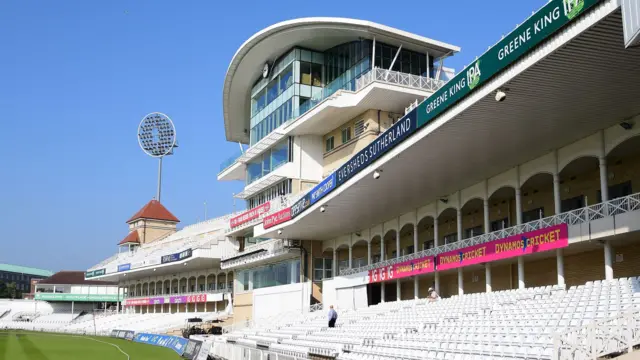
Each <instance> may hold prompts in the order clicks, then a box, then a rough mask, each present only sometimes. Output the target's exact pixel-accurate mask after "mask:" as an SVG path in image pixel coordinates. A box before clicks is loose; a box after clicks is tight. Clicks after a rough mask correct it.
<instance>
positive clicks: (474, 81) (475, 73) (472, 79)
mask: <svg viewBox="0 0 640 360" xmlns="http://www.w3.org/2000/svg"><path fill="white" fill-rule="evenodd" d="M480 76H482V72H481V71H480V60H478V61H476V62H475V64H473V65H471V66H469V68H468V69H467V84H469V89H473V88H474V87H476V85H478V84H480Z"/></svg>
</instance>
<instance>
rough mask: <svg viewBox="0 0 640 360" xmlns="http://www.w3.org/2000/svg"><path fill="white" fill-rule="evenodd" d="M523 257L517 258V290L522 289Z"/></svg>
mask: <svg viewBox="0 0 640 360" xmlns="http://www.w3.org/2000/svg"><path fill="white" fill-rule="evenodd" d="M524 287H525V285H524V257H522V256H520V257H518V289H524Z"/></svg>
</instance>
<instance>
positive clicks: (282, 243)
mask: <svg viewBox="0 0 640 360" xmlns="http://www.w3.org/2000/svg"><path fill="white" fill-rule="evenodd" d="M291 246H292V242H291V241H290V240H284V239H271V240H267V241H263V242H261V243H258V244H255V245H251V246H249V247H247V248H246V249H245V250H244V251H243V252H239V253H236V254H233V255H230V256H227V257H226V258H222V259H221V260H220V268H221V269H223V270H227V269H230V268H234V267H237V266H242V265H246V264H250V263H254V262H256V261H260V260H264V259H269V258H273V257H276V256H279V255H283V254H287V253H289V252H290V251H291ZM256 250H265V251H259V252H256V253H252V254H249V255H247V256H242V254H243V253H250V252H252V251H256ZM234 257H237V258H234Z"/></svg>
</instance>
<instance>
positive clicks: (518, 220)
mask: <svg viewBox="0 0 640 360" xmlns="http://www.w3.org/2000/svg"><path fill="white" fill-rule="evenodd" d="M520 224H522V196H521V195H520V186H518V187H517V188H516V225H520Z"/></svg>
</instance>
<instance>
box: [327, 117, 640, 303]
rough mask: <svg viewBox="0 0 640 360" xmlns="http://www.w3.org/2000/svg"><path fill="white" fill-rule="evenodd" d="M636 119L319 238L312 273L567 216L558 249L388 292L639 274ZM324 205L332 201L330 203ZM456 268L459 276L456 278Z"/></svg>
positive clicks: (359, 267)
mask: <svg viewBox="0 0 640 360" xmlns="http://www.w3.org/2000/svg"><path fill="white" fill-rule="evenodd" d="M637 120H639V118H636V119H632V120H629V124H633V126H632V127H631V128H628V129H625V128H623V127H621V126H619V125H615V126H613V127H610V128H608V129H605V130H602V131H599V132H597V133H594V134H593V135H591V136H588V137H586V138H583V139H582V140H579V141H577V142H575V143H572V144H569V145H567V146H565V147H563V148H560V149H557V150H554V151H551V152H549V153H548V154H546V155H544V156H542V157H540V158H537V159H534V160H532V161H530V162H527V163H524V164H521V165H519V166H516V167H514V168H512V169H510V170H509V171H507V172H505V173H502V174H500V175H498V176H495V177H492V178H489V179H486V180H485V181H483V182H481V183H478V184H477V185H475V186H472V187H469V188H466V189H463V190H461V191H458V192H456V193H454V194H450V195H447V196H443V197H442V198H441V199H440V200H438V201H436V202H434V203H431V204H429V205H426V206H424V207H421V208H418V209H416V210H415V211H413V212H411V213H406V214H403V215H400V216H398V217H397V218H394V219H391V220H389V221H385V222H384V223H379V224H377V225H374V226H372V227H371V228H368V229H363V230H362V231H358V232H354V233H350V234H347V235H344V236H341V237H338V238H335V239H331V240H325V241H324V242H323V243H322V244H323V252H322V255H321V256H314V280H316V281H317V280H318V279H321V278H330V277H332V275H333V274H336V273H337V272H339V273H340V274H341V275H349V274H355V273H359V272H362V271H367V270H371V269H374V268H379V267H382V266H388V265H391V264H393V263H398V262H401V261H405V260H412V259H415V258H418V257H421V256H428V255H436V254H438V253H442V252H447V251H452V250H456V249H459V248H462V247H467V246H471V245H475V244H478V243H482V242H486V241H491V240H497V239H500V238H502V237H508V236H513V235H517V234H519V233H523V232H526V231H529V230H534V229H539V228H544V227H547V226H550V225H555V224H560V223H567V224H568V225H569V244H570V246H569V247H568V248H566V249H564V250H559V251H558V252H557V253H556V252H555V251H553V252H549V253H543V254H535V255H528V256H521V257H518V258H513V259H511V260H505V261H502V262H494V263H492V264H491V265H490V266H488V270H487V269H486V268H485V267H484V265H474V266H471V267H465V268H464V269H463V270H462V271H461V272H460V273H458V271H457V270H452V271H443V272H438V273H436V274H438V275H437V276H436V275H435V274H430V275H424V276H418V277H413V278H409V279H404V280H401V281H399V282H398V284H396V286H395V287H393V289H390V287H389V286H388V285H387V286H386V291H385V297H386V298H391V299H395V298H397V296H398V295H400V297H402V298H404V297H414V296H420V295H421V294H422V295H425V294H426V290H427V288H428V286H432V285H436V287H439V288H440V290H441V292H442V293H443V295H451V294H455V293H458V292H462V291H465V292H468V291H476V290H477V289H482V290H485V289H488V287H487V285H489V287H491V286H493V287H494V288H496V287H497V288H500V289H502V288H510V286H516V287H524V286H525V285H526V286H536V285H537V284H540V285H542V283H543V282H549V281H551V283H558V282H561V283H565V282H566V284H568V285H576V284H583V283H584V282H585V281H588V280H595V279H599V278H605V277H606V278H612V277H613V272H616V269H618V271H617V273H616V275H615V276H629V275H637V274H639V273H640V267H638V266H636V268H634V267H633V266H632V265H631V264H633V263H637V264H640V262H638V261H637V260H638V258H637V257H638V254H639V253H638V251H636V250H635V247H636V246H637V245H636V244H635V240H636V238H637V239H639V240H640V235H638V234H637V233H635V231H636V230H640V195H638V194H637V192H638V191H639V190H640V136H639V135H640V125H635V124H636V121H637ZM634 194H635V195H634ZM326 211H331V209H330V207H329V208H328V209H327V210H326ZM398 249H399V250H400V251H398ZM398 253H399V256H398ZM605 254H606V255H605ZM334 259H337V261H333V260H334ZM525 263H526V266H525ZM556 263H557V264H556ZM369 264H372V265H369ZM605 265H606V266H605ZM558 266H559V267H560V270H561V271H560V273H561V275H562V268H564V275H563V276H561V279H560V278H557V276H556V275H557V274H556V273H557V271H556V269H557V268H558ZM492 268H493V271H492V270H491V269H492ZM605 269H607V270H606V271H605ZM625 269H626V270H625ZM486 271H488V272H489V275H491V274H493V281H489V282H487V281H485V276H484V275H483V274H484V272H486ZM625 271H631V272H632V273H628V274H627V273H626V272H625ZM620 272H622V273H620ZM540 274H543V275H540ZM458 276H462V277H463V281H462V282H460V284H462V286H461V287H460V286H458V285H459V282H458ZM465 278H466V279H467V280H464V279H465ZM488 278H489V279H491V276H489V277H488ZM394 282H395V281H394ZM465 282H466V283H465ZM398 289H400V291H398ZM474 289H475V290H474Z"/></svg>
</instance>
